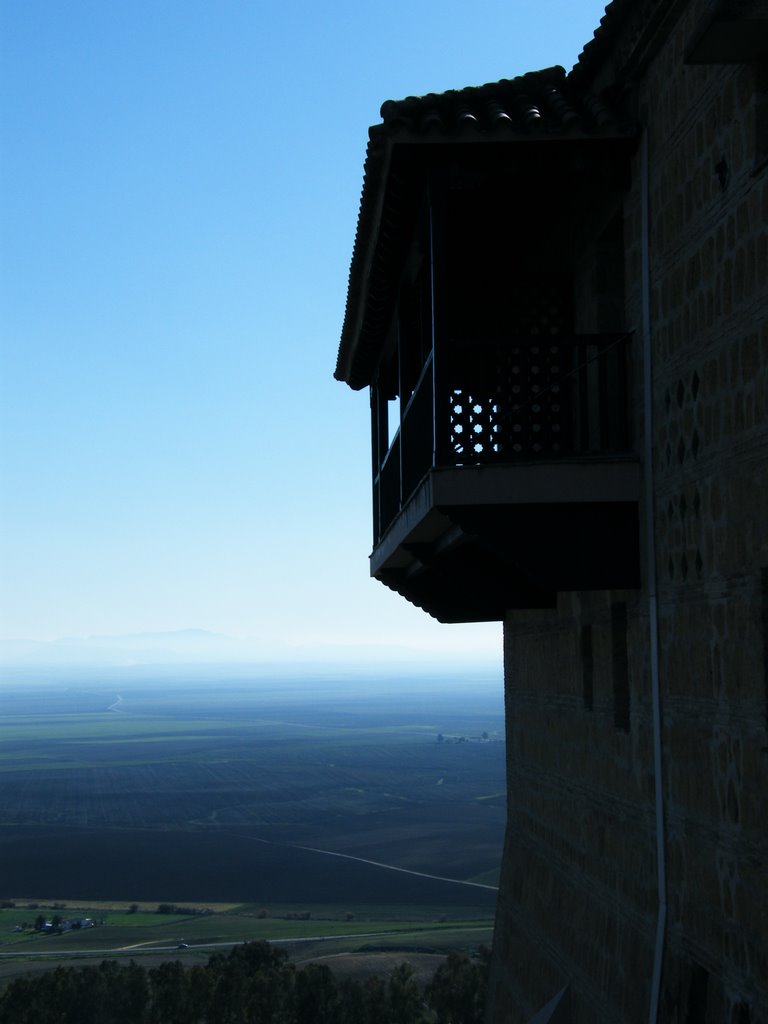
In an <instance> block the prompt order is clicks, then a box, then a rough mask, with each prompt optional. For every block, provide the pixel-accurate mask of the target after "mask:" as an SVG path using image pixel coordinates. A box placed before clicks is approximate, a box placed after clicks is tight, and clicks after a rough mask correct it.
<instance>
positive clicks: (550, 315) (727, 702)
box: [336, 0, 768, 1024]
mask: <svg viewBox="0 0 768 1024" xmlns="http://www.w3.org/2000/svg"><path fill="white" fill-rule="evenodd" d="M767 29H768V3H766V2H765V0H614V2H613V3H611V4H609V6H608V8H607V9H606V14H605V17H604V18H603V20H602V22H601V24H600V27H599V28H598V30H597V31H596V33H595V36H594V39H593V40H592V41H591V42H590V43H589V44H588V45H587V46H586V47H585V49H584V51H583V52H582V54H581V56H580V57H579V60H578V62H577V64H576V66H575V67H574V68H573V70H572V71H571V72H570V73H568V74H566V73H565V72H564V71H563V69H562V68H552V69H547V70H544V71H538V72H532V73H529V74H526V75H523V76H521V77H517V78H512V79H510V80H505V81H502V82H497V83H494V84H490V85H487V86H482V87H476V88H467V89H462V90H459V91H454V92H448V93H443V94H440V95H428V96H424V97H420V98H409V99H407V100H403V101H400V102H389V103H385V104H384V106H383V107H382V111H381V114H382V123H381V124H379V125H377V126H375V127H373V128H371V130H370V142H369V147H368V154H367V159H366V166H365V179H364V185H363V193H362V199H361V207H360V217H359V222H358V229H357V236H356V239H355V246H354V252H353V257H352V266H351V271H350V285H349V294H348V299H347V310H346V318H345V322H344V327H343V332H342V339H341V346H340V349H339V356H338V363H337V368H336V376H337V378H339V379H340V380H342V381H345V382H347V383H348V384H349V385H350V386H351V387H353V388H355V389H360V388H363V387H368V388H370V394H371V412H372V417H371V423H372V448H373V518H374V542H373V553H372V555H371V572H372V575H374V576H375V577H377V578H378V579H380V580H381V581H382V582H383V583H385V584H386V585H387V586H389V587H391V588H393V589H394V590H396V591H397V592H398V593H400V594H402V595H403V596H404V597H405V598H406V599H407V600H409V601H411V602H413V603H414V604H416V605H418V606H419V607H421V608H423V609H425V610H426V611H427V612H429V613H430V614H431V615H434V616H435V617H436V618H438V619H439V620H441V621H444V622H462V621H481V620H485V621H488V620H497V621H499V622H502V623H503V635H504V659H505V661H504V664H505V695H506V698H505V699H506V715H507V758H508V787H509V797H508V825H507V838H506V844H505V852H504V861H503V869H502V879H501V886H500V893H499V904H498V912H497V921H496V933H495V940H494V952H493V966H492V977H491V986H490V991H489V1009H488V1016H489V1020H490V1021H492V1022H507V1021H510V1022H516V1021H529V1020H536V1021H544V1020H552V1021H560V1022H568V1021H572V1022H578V1024H582V1022H590V1024H591V1022H605V1024H608V1022H611V1024H615V1022H619V1021H629V1022H631V1021H644V1020H649V1021H656V1020H660V1021H667V1022H680V1024H694V1022H718V1024H719V1022H725V1024H763V1022H766V1021H768V318H767V317H766V312H767V309H768V232H766V224H767V223H768V68H766V63H765V62H766V59H768V45H767V43H768V31H767Z"/></svg>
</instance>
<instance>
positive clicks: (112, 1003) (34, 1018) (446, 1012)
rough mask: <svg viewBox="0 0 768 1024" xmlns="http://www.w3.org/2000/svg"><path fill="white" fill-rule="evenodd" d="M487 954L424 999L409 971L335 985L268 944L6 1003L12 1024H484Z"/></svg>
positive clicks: (446, 975)
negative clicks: (201, 962) (191, 964)
mask: <svg viewBox="0 0 768 1024" xmlns="http://www.w3.org/2000/svg"><path fill="white" fill-rule="evenodd" d="M487 973H488V952H487V951H485V950H484V951H482V952H481V955H480V956H479V957H477V958H473V959H470V958H469V957H467V956H464V955H462V954H458V953H451V954H449V956H448V957H447V959H446V960H445V961H444V963H443V964H442V965H441V966H440V967H439V968H438V969H437V971H436V972H435V975H434V977H433V979H432V981H431V982H430V983H429V985H428V986H427V987H426V990H425V991H422V990H421V988H420V987H419V986H418V985H417V984H416V982H415V980H414V978H413V976H412V973H411V970H410V968H409V967H408V965H407V964H401V965H400V966H399V967H397V968H395V970H394V971H393V972H392V974H391V975H390V976H389V978H386V979H382V978H379V977H371V978H367V979H365V980H364V981H358V980H354V979H343V980H341V981H337V980H336V978H335V976H334V975H333V973H332V972H331V971H330V970H329V969H328V968H327V967H325V966H320V965H317V964H309V965H308V966H306V967H303V968H296V967H294V965H293V964H291V963H290V962H289V960H288V955H287V953H285V952H284V951H283V950H281V949H276V948H273V947H272V946H270V945H269V944H268V943H266V942H251V943H247V944H244V945H242V946H236V947H235V948H234V949H233V950H232V951H231V952H230V953H228V954H224V953H216V954H214V955H213V956H212V957H211V958H210V959H209V960H208V963H207V964H205V965H195V966H194V967H191V968H186V967H184V966H183V965H182V964H181V963H180V962H179V961H178V960H177V961H172V962H171V961H169V962H167V963H163V964H161V965H160V966H159V967H152V968H144V967H141V966H140V965H139V964H137V963H135V962H134V961H131V962H130V963H129V964H119V963H116V962H115V961H113V960H104V961H102V963H101V964H100V965H99V966H98V967H95V966H94V967H57V968H56V969H55V970H53V971H49V972H47V973H45V974H41V975H38V976H37V977H32V978H25V977H21V978H17V979H15V980H14V981H13V982H11V984H10V985H9V986H8V988H7V989H6V990H5V992H4V993H3V994H2V996H0V1020H2V1021H9V1022H10V1021H13V1022H14V1024H41V1022H42V1021H55V1022H57V1024H75V1022H77V1024H481V1022H482V1020H483V1005H484V1001H485V985H486V980H487Z"/></svg>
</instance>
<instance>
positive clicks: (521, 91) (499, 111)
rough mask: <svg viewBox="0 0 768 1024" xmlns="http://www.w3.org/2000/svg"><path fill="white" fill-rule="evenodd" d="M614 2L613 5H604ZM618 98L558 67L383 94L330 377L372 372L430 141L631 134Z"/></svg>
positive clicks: (357, 384)
mask: <svg viewBox="0 0 768 1024" xmlns="http://www.w3.org/2000/svg"><path fill="white" fill-rule="evenodd" d="M611 6H613V5H611ZM624 107H625V104H624V103H623V102H622V97H619V96H618V94H616V93H615V92H614V93H613V94H611V95H603V96H601V95H597V94H594V93H591V92H590V91H588V90H585V89H582V88H577V87H575V86H574V85H573V83H572V82H571V79H570V77H569V76H566V73H565V70H564V69H563V68H561V67H553V68H547V69H545V70H542V71H533V72H530V73H528V74H525V75H522V76H520V77H518V78H512V79H503V80H502V81H500V82H493V83H489V84H487V85H481V86H473V87H470V88H466V89H459V90H450V91H448V92H444V93H440V94H434V93H430V94H428V95H426V96H421V97H415V96H409V97H407V98H406V99H404V100H398V101H394V100H389V101H387V102H386V103H384V104H383V106H382V108H381V117H382V123H381V124H378V125H374V126H373V127H371V128H370V129H369V143H368V149H367V154H366V161H365V170H364V179H363V191H362V196H361V200H360V213H359V217H358V223H357V232H356V236H355V244H354V250H353V255H352V263H351V267H350V274H349V288H348V293H347V306H346V313H345V318H344V325H343V328H342V335H341V344H340V347H339V353H338V361H337V365H336V372H335V376H336V379H337V380H341V381H344V382H346V383H347V384H349V385H350V386H351V387H352V388H354V389H356V390H358V389H360V388H363V387H365V386H366V385H368V384H369V383H370V381H371V377H372V374H373V371H374V369H375V365H376V362H377V360H378V356H379V353H380V351H381V347H382V345H383V343H384V339H385V336H386V332H387V329H388V326H389V321H390V317H391V314H392V309H393V305H394V301H395V294H396V289H397V285H398V280H399V271H400V266H401V263H402V259H403V257H404V250H405V247H406V246H407V244H408V242H409V241H410V237H411V229H412V225H413V219H414V217H415V216H416V203H417V196H416V195H415V191H416V189H415V186H416V185H417V182H419V181H421V180H422V179H421V175H422V173H423V172H422V165H421V163H420V161H419V159H414V153H418V154H420V155H422V156H423V155H424V154H425V153H426V152H427V151H428V149H432V150H434V147H436V146H438V147H439V146H441V145H442V146H446V145H447V146H450V147H452V148H453V149H454V151H455V147H457V146H466V145H472V146H475V147H477V146H480V145H488V144H492V145H496V146H498V145H505V144H517V145H520V144H523V145H525V144H531V143H548V142H563V141H568V140H573V141H576V140H593V139H594V140H601V139H603V140H606V139H616V138H621V139H627V138H631V137H634V136H635V135H636V126H635V123H634V121H633V120H630V119H628V118H627V116H626V112H625V109H624Z"/></svg>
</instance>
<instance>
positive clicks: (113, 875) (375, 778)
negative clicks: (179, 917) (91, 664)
mask: <svg viewBox="0 0 768 1024" xmlns="http://www.w3.org/2000/svg"><path fill="white" fill-rule="evenodd" d="M118 687H119V688H118ZM502 737H503V708H502V701H501V693H500V691H499V692H496V691H494V690H492V689H489V688H487V687H478V686H477V685H476V684H475V683H474V682H473V681H471V680H469V681H467V683H466V685H465V686H463V687H462V686H459V685H457V684H456V683H453V684H452V686H446V687H441V685H440V681H439V680H432V681H429V682H428V683H425V682H424V681H401V682H400V683H399V684H398V686H397V687H396V692H395V693H391V692H390V693H386V692H384V691H383V689H380V690H379V691H377V692H371V689H370V687H369V688H367V690H365V691H363V690H362V687H361V688H360V690H359V691H358V690H356V688H355V686H354V682H350V681H346V682H344V683H343V684H342V683H338V684H337V683H335V682H333V681H325V682H317V681H315V682H313V684H312V685H311V686H310V685H309V684H307V683H302V682H301V681H298V682H297V681H294V682H292V683H287V682H281V683H280V685H277V684H275V683H270V682H269V681H268V680H264V679H261V680H253V681H248V680H242V679H240V680H236V681H229V682H228V681H227V680H226V679H223V680H219V681H217V684H216V685H215V686H209V685H203V684H200V683H192V682H189V683H187V682H185V681H184V680H183V679H180V680H177V681H175V683H173V684H171V683H170V682H169V681H168V680H167V679H166V680H164V681H162V682H160V681H156V680H147V679H145V678H143V679H139V680H131V679H126V678H121V679H120V680H119V682H113V683H110V682H109V681H108V680H104V679H98V680H88V683H87V685H86V684H84V683H80V684H77V683H73V682H72V681H70V682H68V683H67V684H63V683H62V684H55V683H50V684H47V685H40V686H29V685H26V686H22V685H15V684H14V681H13V680H8V681H6V682H4V683H3V684H2V687H1V688H0V887H1V889H2V891H0V898H2V897H4V898H6V899H12V900H17V901H26V902H29V901H30V900H32V899H33V898H38V899H48V900H49V901H50V900H56V899H60V898H62V897H66V898H68V899H76V900H80V901H89V900H90V901H95V900H113V901H114V900H122V901H127V902H129V903H130V902H141V901H147V900H149V901H156V902H163V901H172V902H177V903H188V902H194V901H196V902H200V901H203V902H208V903H232V904H242V903H252V904H264V905H270V904H271V905H274V904H278V903H282V904H291V905H298V904H302V903H305V904H312V905H317V904H326V905H330V906H333V907H335V908H339V907H344V909H345V910H348V911H350V912H356V911H355V908H356V907H357V906H359V905H364V904H372V903H374V904H384V905H392V906H396V907H407V906H409V905H433V906H436V907H439V908H442V912H443V913H449V912H451V911H452V909H453V908H460V907H465V906H472V905H477V906H481V907H484V908H486V910H487V912H489V913H490V912H491V910H492V907H493V904H494V901H495V893H494V891H493V888H492V886H493V885H494V884H495V881H496V879H497V877H498V866H499V862H500V858H501V846H502V841H503V829H504V809H505V796H504V775H505V772H504V744H503V741H502ZM427 876H435V877H427ZM472 881H474V882H477V883H479V886H484V888H481V887H478V886H475V885H467V884H466V883H467V882H472Z"/></svg>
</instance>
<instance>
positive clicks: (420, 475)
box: [371, 335, 639, 622]
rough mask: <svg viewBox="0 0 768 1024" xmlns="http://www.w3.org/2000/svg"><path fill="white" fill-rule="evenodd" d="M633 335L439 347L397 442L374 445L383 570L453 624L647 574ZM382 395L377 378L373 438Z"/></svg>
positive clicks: (377, 538)
mask: <svg viewBox="0 0 768 1024" xmlns="http://www.w3.org/2000/svg"><path fill="white" fill-rule="evenodd" d="M628 345H629V336H627V335H580V336H563V335H557V336H551V337H541V336H532V337H507V338H504V339H495V340H487V339H451V340H450V342H449V343H448V344H446V345H444V346H443V347H442V348H441V349H438V350H437V351H438V357H439V358H437V359H436V358H435V354H434V352H432V353H430V355H429V356H428V358H427V360H426V363H425V365H424V367H423V369H422V372H421V375H420V377H419V379H418V382H417V384H416V386H415V388H414V390H413V393H412V394H411V395H410V397H409V399H408V401H407V402H406V403H404V405H403V407H402V412H401V417H400V425H399V430H398V431H397V433H396V435H395V437H394V439H393V440H392V443H391V444H389V446H388V447H387V448H386V450H383V446H382V448H381V450H377V446H376V445H375V446H374V481H373V504H374V548H373V553H372V555H371V573H372V575H373V576H375V577H377V578H378V579H380V580H381V581H382V582H383V583H386V584H387V586H389V587H391V588H392V589H394V590H396V591H398V592H399V593H400V594H402V595H403V596H404V597H406V598H407V599H408V600H410V601H412V602H413V603H414V604H416V605H418V606H420V607H422V608H424V609H425V610H426V611H428V612H429V613H430V614H432V615H434V616H435V617H436V618H437V619H439V620H441V621H443V622H469V621H483V620H493V619H501V618H503V615H504V611H505V610H506V609H510V608H521V607H543V606H548V605H552V604H553V603H554V602H555V600H556V595H557V592H558V591H561V590H592V589H611V588H625V587H635V586H638V584H639V569H638V511H637V502H638V495H639V467H638V464H637V460H636V458H635V457H634V455H633V453H632V451H631V446H630V437H629V422H628V411H627V393H628V389H627V362H628V360H627V353H628ZM383 402H384V398H383V396H382V395H380V394H378V393H377V390H376V388H375V387H374V388H373V394H372V404H373V416H374V426H375V430H374V434H375V436H376V433H377V429H376V428H377V424H378V427H379V428H380V424H381V406H382V404H383ZM378 435H379V436H381V430H380V429H378Z"/></svg>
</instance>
